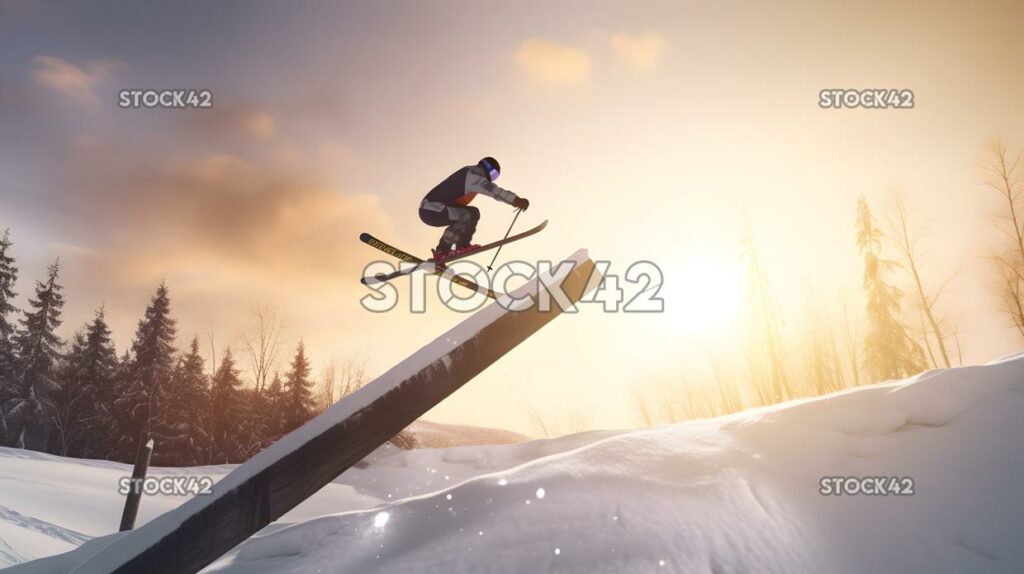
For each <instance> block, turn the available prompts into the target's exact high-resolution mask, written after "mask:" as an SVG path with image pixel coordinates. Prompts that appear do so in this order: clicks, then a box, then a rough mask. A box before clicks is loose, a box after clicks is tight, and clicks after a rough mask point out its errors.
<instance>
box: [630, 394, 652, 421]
mask: <svg viewBox="0 0 1024 574" xmlns="http://www.w3.org/2000/svg"><path fill="white" fill-rule="evenodd" d="M632 396H633V408H634V410H636V418H637V422H639V423H640V425H641V426H644V427H647V428H650V427H653V426H654V414H653V413H652V411H651V404H650V401H649V400H648V397H647V393H645V392H644V389H643V388H641V387H639V386H635V387H633V390H632Z"/></svg>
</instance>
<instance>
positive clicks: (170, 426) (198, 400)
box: [153, 337, 210, 466]
mask: <svg viewBox="0 0 1024 574" xmlns="http://www.w3.org/2000/svg"><path fill="white" fill-rule="evenodd" d="M203 370H204V369H203V358H202V356H200V355H199V338H198V337H196V338H193V339H192V345H191V346H190V348H189V352H188V353H186V354H185V355H183V356H182V357H181V358H180V359H179V361H178V364H177V366H176V367H175V369H174V373H173V376H172V377H171V379H170V381H169V384H168V385H167V388H166V389H165V392H164V393H162V396H163V400H162V401H161V405H162V408H161V417H160V420H159V421H157V425H156V427H155V428H154V431H153V435H154V438H155V440H156V442H157V443H159V444H160V445H161V447H160V450H159V451H158V452H157V451H154V453H153V460H154V461H155V463H156V464H158V465H160V466H195V465H198V464H202V463H203V462H204V461H206V460H207V456H206V452H205V451H206V449H207V448H208V447H209V442H210V441H209V437H208V436H207V424H208V422H207V420H206V419H207V417H208V416H209V414H210V413H209V408H208V407H209V401H210V385H209V381H208V380H207V378H206V374H205V373H204V372H203Z"/></svg>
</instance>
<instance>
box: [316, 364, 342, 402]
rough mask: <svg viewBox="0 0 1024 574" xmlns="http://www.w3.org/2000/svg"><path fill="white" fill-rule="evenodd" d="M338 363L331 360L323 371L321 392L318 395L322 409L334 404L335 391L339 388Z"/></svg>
mask: <svg viewBox="0 0 1024 574" xmlns="http://www.w3.org/2000/svg"><path fill="white" fill-rule="evenodd" d="M337 372H338V368H337V363H336V362H335V361H331V362H330V363H327V366H326V367H324V370H323V372H322V373H321V374H320V393H319V396H318V397H317V398H318V399H319V402H320V410H321V411H325V410H327V409H328V408H330V406H331V405H333V404H334V392H335V390H336V389H337V383H338V377H337Z"/></svg>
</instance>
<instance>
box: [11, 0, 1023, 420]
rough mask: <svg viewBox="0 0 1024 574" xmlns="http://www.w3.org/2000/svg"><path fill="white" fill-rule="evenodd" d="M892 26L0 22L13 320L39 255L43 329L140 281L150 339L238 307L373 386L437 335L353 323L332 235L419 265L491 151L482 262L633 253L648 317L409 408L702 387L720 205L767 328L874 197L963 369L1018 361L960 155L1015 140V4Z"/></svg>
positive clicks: (728, 330)
mask: <svg viewBox="0 0 1024 574" xmlns="http://www.w3.org/2000/svg"><path fill="white" fill-rule="evenodd" d="M144 4H145V7H143V5H144ZM921 6H922V5H921V4H920V3H917V2H905V1H903V2H863V3H855V4H850V3H840V2H834V3H820V2H803V1H796V2H792V1H791V2H784V3H772V4H771V5H770V6H769V5H768V4H758V3H740V2H729V1H727V2H711V1H705V0H700V1H696V2H678V1H672V2H604V1H564V2H557V3H552V2H542V1H525V2H470V1H460V2H449V1H429V2H418V1H405V2H397V1H382V2H370V1H360V2H335V3H331V4H330V5H329V4H328V3H325V2H290V3H283V2H282V3H278V4H276V5H274V6H271V5H270V4H269V3H250V2H216V3H208V2H178V3H166V4H155V3H154V4H152V5H150V3H114V2H110V3H107V2H93V3H72V2H67V3H50V2H35V1H20V0H14V1H13V2H11V1H8V2H4V3H3V4H2V5H0V229H2V228H4V227H10V229H11V233H12V237H13V239H14V241H15V247H14V255H15V256H17V257H18V259H19V264H20V267H21V280H20V282H19V289H18V291H19V294H20V295H21V297H20V301H21V302H22V303H23V302H24V299H25V296H26V295H27V294H28V293H29V291H30V290H31V285H32V283H31V282H32V281H34V280H35V279H38V278H41V277H42V275H43V273H44V271H45V267H46V265H47V264H48V263H50V262H52V261H53V260H54V259H55V258H57V257H58V256H59V257H60V258H61V261H62V264H63V266H64V267H63V283H64V284H65V285H66V291H65V293H66V297H67V307H66V313H65V326H64V329H63V331H62V333H63V334H64V335H65V336H70V335H71V334H72V333H73V332H74V330H75V329H77V328H79V327H80V325H81V324H82V323H84V322H85V321H86V320H87V319H89V318H91V317H92V314H93V312H94V310H95V309H96V308H98V307H99V306H101V305H105V306H106V310H107V314H108V317H109V319H110V322H111V324H112V327H113V329H114V331H115V335H116V341H117V344H118V350H119V352H121V351H123V350H124V348H125V347H126V345H127V344H128V343H129V341H130V339H131V336H132V335H133V333H134V329H135V324H136V322H137V321H138V319H139V318H140V317H141V315H142V312H143V310H144V308H145V306H146V304H147V302H148V300H149V297H150V296H151V295H152V293H153V291H154V289H155V288H156V286H157V284H159V282H160V281H161V280H164V279H166V281H167V283H168V285H169V286H170V290H171V297H172V304H173V313H174V316H175V317H176V318H177V319H178V320H179V344H180V345H181V346H184V345H185V343H186V342H187V340H188V339H190V338H191V337H192V336H193V335H200V336H201V337H203V338H204V339H205V338H206V337H207V335H208V334H209V333H210V332H211V331H212V332H213V333H214V334H215V338H216V341H217V344H218V346H219V347H221V348H223V347H224V346H228V345H231V346H237V345H239V344H240V342H241V336H240V335H241V333H242V330H243V329H244V327H245V324H246V320H247V309H249V308H250V307H251V306H252V305H254V304H256V303H273V304H275V305H276V306H277V307H278V308H279V309H280V314H281V316H282V317H283V318H284V319H285V321H286V323H287V330H286V333H285V334H286V340H287V345H288V351H287V354H289V355H290V354H291V350H292V348H293V347H294V344H295V343H296V342H297V340H298V339H299V338H300V337H301V338H303V339H304V340H305V341H306V343H307V345H308V347H309V349H310V352H311V355H312V357H313V359H314V362H315V364H316V365H318V366H322V365H323V364H325V363H326V362H327V361H328V360H329V359H331V358H335V359H338V360H342V359H344V358H345V357H347V356H352V355H356V356H360V357H363V358H365V359H366V360H367V361H368V363H369V365H370V368H371V371H372V372H375V373H378V372H381V371H383V370H384V369H386V368H388V367H390V366H391V365H392V364H394V363H395V362H396V361H398V360H400V359H401V358H404V357H405V356H407V355H408V354H410V353H411V352H413V351H415V350H416V349H417V348H419V346H421V345H423V344H425V343H427V342H429V341H430V340H431V339H433V338H434V337H435V336H436V335H438V334H440V333H441V332H442V331H443V330H444V329H446V328H448V327H450V326H452V325H454V324H455V323H456V322H458V321H459V320H460V319H461V318H462V316H461V315H459V314H457V313H454V312H451V311H448V310H446V309H444V308H443V307H441V305H440V304H439V303H438V301H437V300H436V299H430V300H429V302H428V303H429V305H428V307H429V309H428V312H427V313H425V314H416V315H414V314H410V313H408V312H407V311H402V310H401V309H403V308H404V305H400V308H399V310H396V311H395V312H391V313H385V314H373V313H369V312H366V311H364V310H363V309H362V308H361V307H360V305H359V299H360V297H362V296H363V295H364V294H365V293H366V289H365V288H364V287H363V286H361V285H360V284H359V283H358V278H359V276H360V274H361V272H362V269H363V266H364V265H365V264H367V263H368V262H370V261H372V260H375V259H380V258H381V257H380V254H379V253H377V252H375V251H374V250H372V249H370V248H368V247H367V246H365V245H363V244H361V243H359V241H358V240H357V237H358V235H359V233H360V232H362V231H368V232H371V233H373V234H374V235H376V236H378V237H381V238H384V239H386V240H389V241H391V242H393V243H394V244H395V245H397V246H400V247H403V248H405V249H406V250H408V251H411V252H413V253H419V254H426V253H428V249H429V247H431V246H432V245H433V244H434V242H435V241H436V239H437V236H438V234H439V231H438V230H436V229H432V228H427V227H426V226H424V225H422V224H421V223H420V221H419V219H418V218H417V215H416V208H417V206H418V204H419V201H420V199H421V197H422V196H423V194H424V193H425V192H426V191H427V190H429V189H430V188H431V187H432V186H433V185H434V184H436V183H437V182H439V181H440V180H441V179H443V178H444V177H446V176H447V175H448V174H450V173H451V172H452V171H454V170H455V169H456V168H458V167H460V166H462V165H466V164H469V163H475V161H476V160H477V159H479V158H480V157H481V156H484V155H493V156H495V157H497V158H498V159H499V160H500V161H501V163H502V166H503V172H502V176H501V179H500V180H499V184H501V185H502V186H504V187H507V188H509V189H511V190H512V191H514V192H516V193H518V194H520V195H522V196H525V197H527V198H529V199H530V201H531V208H530V210H529V211H527V212H526V213H525V215H523V216H522V217H520V219H519V222H518V223H517V226H518V228H519V229H525V228H526V227H527V226H529V225H533V224H536V223H538V222H539V221H541V220H543V219H548V220H550V224H549V226H548V228H547V230H545V231H544V232H543V233H542V234H541V235H538V236H536V237H534V238H531V239H529V240H526V241H524V242H522V243H518V244H516V245H515V246H514V247H511V248H509V249H506V250H505V251H503V252H502V254H501V257H502V259H508V258H513V257H514V258H517V259H526V260H536V259H559V258H562V257H565V256H568V255H569V254H571V253H572V252H573V251H575V250H576V249H577V248H580V247H585V248H588V249H589V250H590V254H591V256H592V257H593V258H595V259H606V260H609V261H611V265H612V267H611V269H612V271H613V272H615V273H619V274H621V273H624V272H625V269H626V268H627V267H628V266H629V264H630V263H632V262H634V261H638V260H642V259H646V260H651V261H653V262H655V263H656V264H658V265H659V266H660V267H661V268H662V269H663V270H664V271H665V282H664V285H663V288H662V291H661V294H662V296H663V297H664V298H665V301H666V307H667V309H666V312H665V313H663V314H654V315H625V314H604V313H601V312H600V308H599V307H597V306H584V307H583V308H582V312H581V313H580V314H578V315H575V316H568V317H562V318H559V319H558V320H556V321H554V322H553V323H552V324H551V325H549V326H548V327H546V328H545V329H544V330H543V331H542V332H541V333H539V334H538V335H537V336H535V337H533V338H531V339H530V340H529V341H528V342H527V343H526V344H524V345H523V346H521V347H520V348H518V349H516V350H515V351H513V352H512V353H511V354H509V355H508V356H507V357H505V358H504V359H502V360H501V361H500V362H499V363H497V364H496V365H494V366H493V367H492V368H491V369H490V370H488V371H487V372H485V373H484V374H483V375H481V376H480V377H478V378H477V379H476V380H474V381H473V382H471V383H470V384H469V385H467V387H465V388H464V389H462V390H461V391H459V393H457V394H456V395H455V396H453V397H451V398H450V399H448V400H447V401H446V402H445V403H444V404H443V405H441V406H440V407H438V408H437V409H435V410H434V411H432V412H431V413H429V415H428V417H427V418H430V419H432V420H437V421H442V422H457V423H467V424H482V425H491V426H503V427H507V428H511V429H514V430H519V431H524V432H530V431H531V424H530V413H529V411H530V409H531V408H533V409H536V410H537V411H538V412H541V413H545V414H547V413H550V414H551V416H553V417H559V416H562V415H564V414H565V413H567V412H570V411H573V410H575V411H576V412H579V413H580V414H582V415H583V416H585V417H586V418H587V420H588V424H589V426H590V427H593V428H603V427H621V426H627V425H630V424H633V413H632V411H631V404H630V393H631V389H632V388H634V387H635V386H636V385H642V384H645V383H646V382H649V381H652V380H659V379H669V380H670V379H672V378H678V377H685V378H687V380H691V379H692V380H695V381H699V380H701V379H702V378H706V377H707V374H706V371H707V359H706V355H705V353H704V351H703V349H704V348H705V347H706V346H707V345H709V344H712V343H715V344H718V343H721V342H722V341H728V340H729V339H730V338H734V337H735V328H736V327H735V321H736V317H735V315H736V312H737V309H738V305H739V302H740V300H741V298H742V296H743V293H742V289H743V283H744V280H745V279H744V273H743V268H742V264H741V262H740V260H739V253H740V239H741V231H742V222H743V215H742V214H743V213H744V212H746V213H747V214H748V215H749V218H750V221H751V224H752V227H753V231H754V234H755V238H756V240H757V244H758V247H759V250H760V254H761V257H762V259H763V263H764V265H765V267H766V268H767V270H768V272H769V275H770V277H771V280H772V286H773V288H774V289H775V291H776V293H777V294H778V295H779V298H780V300H781V304H782V307H783V313H784V315H785V316H786V318H787V329H791V330H793V331H795V332H798V331H799V328H800V325H801V322H802V319H803V317H804V309H805V302H804V298H805V296H806V295H807V293H808V284H809V283H810V284H812V285H813V290H814V292H815V293H816V294H817V296H818V297H820V298H821V299H822V301H823V302H824V303H826V304H829V305H837V304H838V301H839V298H840V295H841V294H842V293H844V292H846V293H849V294H850V296H851V297H857V296H859V292H860V273H861V259H860V257H859V255H858V254H857V251H856V245H855V243H854V239H855V235H854V228H853V224H854V220H855V208H856V201H857V197H858V196H859V195H860V194H864V195H865V196H866V197H867V198H868V200H869V201H870V202H871V203H872V206H873V207H874V208H875V210H876V213H877V214H878V215H879V216H880V217H883V216H884V214H885V212H886V208H887V206H888V202H889V198H890V194H891V192H892V191H894V190H900V191H902V192H903V193H905V194H906V197H907V200H908V202H909V204H910V205H911V207H912V208H913V209H914V210H915V215H916V216H917V217H918V218H919V221H920V222H921V223H926V224H927V226H928V233H929V235H928V241H927V243H926V247H927V249H926V254H927V259H926V267H925V271H926V273H925V275H926V280H927V281H929V282H930V283H932V284H937V283H938V282H941V280H942V279H944V278H945V277H946V276H947V275H949V274H950V273H953V272H956V271H959V277H958V279H957V280H956V281H955V283H954V284H953V286H952V288H951V292H950V294H951V296H950V298H949V299H948V300H947V301H946V304H945V309H944V311H945V312H946V313H947V314H948V315H950V317H951V318H956V317H960V318H961V321H960V322H961V326H962V331H963V333H964V344H965V350H966V356H965V359H966V360H967V361H969V362H986V361H988V360H992V359H995V358H997V357H999V356H1001V355H1005V354H1007V353H1009V352H1012V351H1014V350H1016V349H1018V348H1019V347H1020V342H1019V341H1017V340H1015V339H1014V338H1013V336H1012V332H1011V330H1010V329H1008V328H1007V324H1006V322H1005V321H1004V318H1003V317H1002V316H1000V315H999V314H998V312H997V301H996V300H995V298H994V296H993V294H992V293H993V291H992V289H991V288H990V285H991V281H992V277H991V274H990V273H989V267H988V265H987V264H986V263H985V261H983V260H982V256H984V255H986V254H988V253H989V252H990V250H991V248H992V246H993V245H995V244H996V242H997V241H998V240H999V236H998V233H997V232H996V231H995V230H994V229H993V225H992V214H993V213H995V212H996V210H997V209H998V208H999V203H998V197H997V196H996V195H995V194H994V193H993V192H991V191H989V190H987V189H986V188H985V187H984V186H983V185H982V184H981V170H980V168H979V163H980V161H981V160H982V159H983V158H984V151H985V146H986V145H987V143H988V142H990V141H991V140H992V139H994V138H996V137H1002V138H1003V139H1004V140H1005V141H1006V142H1007V143H1008V144H1009V145H1010V146H1011V149H1014V150H1016V151H1018V152H1019V151H1020V150H1021V149H1022V148H1024V74H1022V73H1021V69H1022V66H1021V64H1022V56H1024V34H1022V33H1021V24H1022V22H1024V4H1022V3H1021V2H1018V1H1005V2H980V3H969V4H968V3H959V2H948V1H940V2H933V3H929V5H928V8H927V11H924V10H923V8H922V7H921ZM128 88H152V89H162V88H181V89H189V88H194V89H208V90H210V91H211V92H212V94H213V104H214V107H213V109H210V110H124V109H121V108H119V107H118V106H117V93H118V91H119V90H121V89H128ZM823 88H909V89H912V90H913V91H914V93H915V95H916V102H915V103H916V107H915V108H914V109H912V110H847V109H844V110H825V109H821V108H819V107H818V105H817V102H818V92H819V90H821V89H823ZM474 205H476V206H478V207H479V208H480V209H481V210H482V212H483V221H482V223H481V225H480V227H479V231H478V235H477V240H484V241H486V240H489V239H491V238H497V237H500V236H501V235H502V234H503V233H504V232H505V230H506V228H507V226H508V224H509V222H510V221H511V217H512V213H513V212H512V210H511V208H509V207H508V206H505V205H502V204H499V203H496V202H493V201H490V200H489V199H488V198H484V197H481V198H478V199H477V200H476V202H475V203H474ZM488 259H489V258H488ZM484 262H485V263H486V261H484ZM433 284H434V281H433V280H430V281H428V285H433ZM407 285H408V283H407V282H402V283H399V286H400V287H402V288H405V287H406V286H407ZM403 294H404V291H403ZM695 299H700V300H701V303H699V304H696V303H695V302H694V300H695ZM407 300H408V299H407V298H404V299H403V303H404V302H406V301H407ZM855 301H857V304H858V305H860V304H861V303H860V302H859V299H855Z"/></svg>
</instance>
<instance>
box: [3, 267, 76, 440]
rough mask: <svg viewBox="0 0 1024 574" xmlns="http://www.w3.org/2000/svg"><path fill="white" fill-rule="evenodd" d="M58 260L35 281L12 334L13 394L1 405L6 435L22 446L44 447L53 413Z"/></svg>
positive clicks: (57, 352) (57, 345) (58, 341)
mask: <svg viewBox="0 0 1024 574" xmlns="http://www.w3.org/2000/svg"><path fill="white" fill-rule="evenodd" d="M59 275H60V261H57V262H55V263H54V264H53V265H50V266H49V267H47V274H46V282H42V281H37V282H36V292H35V297H33V298H32V299H30V300H29V307H30V309H31V310H28V311H26V312H25V317H24V319H22V320H21V328H20V329H19V330H18V332H17V333H16V334H15V336H14V343H15V347H16V348H17V352H18V361H17V364H16V367H15V380H14V396H13V397H12V398H11V399H9V400H8V404H7V406H6V408H5V411H6V417H5V418H6V419H7V428H8V439H10V438H11V437H16V439H15V443H16V444H17V445H18V446H21V447H23V448H28V449H32V450H44V449H45V448H46V446H47V442H48V434H49V431H50V425H49V424H48V423H49V421H50V417H51V416H52V414H53V402H52V398H53V395H54V394H55V393H56V392H57V390H58V388H59V386H58V384H57V382H56V380H55V379H56V373H55V367H56V364H57V360H58V359H59V358H60V353H61V346H62V345H63V343H62V341H61V339H60V337H58V336H57V328H58V327H60V324H61V319H60V313H61V309H62V308H63V307H64V297H63V296H62V295H61V294H60V292H61V289H62V287H61V285H60V284H59V283H58V282H57V279H58V277H59Z"/></svg>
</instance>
